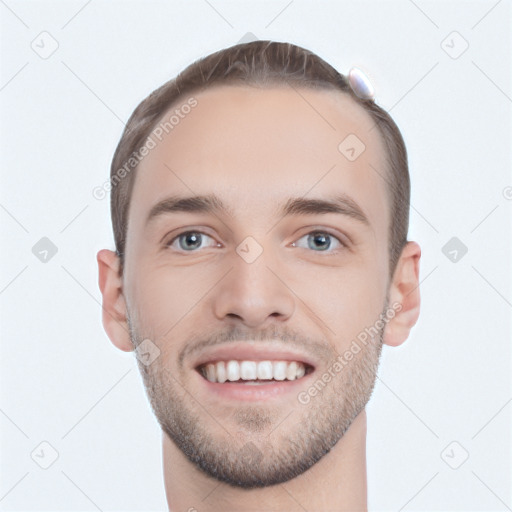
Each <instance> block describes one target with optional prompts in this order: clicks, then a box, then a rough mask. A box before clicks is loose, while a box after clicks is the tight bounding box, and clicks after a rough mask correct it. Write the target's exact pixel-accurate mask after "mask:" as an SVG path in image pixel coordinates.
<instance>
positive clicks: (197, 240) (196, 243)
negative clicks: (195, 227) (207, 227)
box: [182, 233, 201, 249]
mask: <svg viewBox="0 0 512 512" xmlns="http://www.w3.org/2000/svg"><path fill="white" fill-rule="evenodd" d="M191 239H192V244H193V247H191V246H190V245H189V244H188V242H189V241H190V240H191ZM182 240H183V239H182ZM184 240H186V243H185V245H186V247H184V249H190V248H192V249H195V248H196V247H199V246H200V245H201V240H200V235H199V233H188V234H186V235H185V238H184Z"/></svg>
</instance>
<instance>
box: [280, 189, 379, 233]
mask: <svg viewBox="0 0 512 512" xmlns="http://www.w3.org/2000/svg"><path fill="white" fill-rule="evenodd" d="M321 213H337V214H340V215H346V216H348V217H352V218H353V219H356V220H358V221H360V222H361V223H363V224H366V225H367V226H370V221H369V220H368V217H367V216H366V215H365V213H364V212H363V210H362V209H361V207H360V206H359V205H358V204H357V203H356V202H355V201H354V200H353V199H352V198H351V197H350V196H348V195H346V194H338V195H336V196H334V197H329V198H326V199H320V198H318V199H305V198H303V197H294V198H290V199H288V201H287V202H286V204H285V205H284V206H283V208H282V210H281V215H282V216H283V217H284V216H287V215H316V214H321Z"/></svg>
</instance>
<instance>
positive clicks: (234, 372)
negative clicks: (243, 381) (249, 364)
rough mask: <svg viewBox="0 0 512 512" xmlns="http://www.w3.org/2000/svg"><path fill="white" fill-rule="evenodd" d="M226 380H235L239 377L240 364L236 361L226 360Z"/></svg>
mask: <svg viewBox="0 0 512 512" xmlns="http://www.w3.org/2000/svg"><path fill="white" fill-rule="evenodd" d="M226 371H227V374H228V380H230V381H235V380H238V379H240V365H239V364H238V361H228V364H227V370H226Z"/></svg>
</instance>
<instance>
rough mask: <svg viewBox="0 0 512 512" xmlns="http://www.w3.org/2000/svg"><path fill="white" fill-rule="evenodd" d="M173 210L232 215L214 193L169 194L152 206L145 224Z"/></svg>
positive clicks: (173, 211)
mask: <svg viewBox="0 0 512 512" xmlns="http://www.w3.org/2000/svg"><path fill="white" fill-rule="evenodd" d="M175 212H188V213H212V214H220V213H227V214H228V215H230V216H233V212H232V211H231V210H230V209H229V208H227V206H226V205H224V203H223V202H222V201H221V200H220V198H218V197H217V196H214V195H206V196H189V197H180V196H171V197H167V198H165V199H163V200H162V201H159V202H158V203H156V204H155V205H154V206H153V208H151V210H150V212H149V214H148V216H147V219H146V225H147V224H149V223H150V222H151V221H152V220H153V219H155V218H156V217H159V216H161V215H163V214H165V213H175Z"/></svg>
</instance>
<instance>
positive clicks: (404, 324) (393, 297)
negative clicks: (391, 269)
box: [383, 242, 421, 347]
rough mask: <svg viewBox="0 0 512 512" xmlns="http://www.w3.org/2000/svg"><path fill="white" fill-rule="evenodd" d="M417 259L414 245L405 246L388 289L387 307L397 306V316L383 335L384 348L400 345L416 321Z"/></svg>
mask: <svg viewBox="0 0 512 512" xmlns="http://www.w3.org/2000/svg"><path fill="white" fill-rule="evenodd" d="M420 257H421V249H420V246H419V245H418V244H417V243H416V242H408V243H407V244H406V245H405V246H404V248H403V250H402V254H401V255H400V259H399V261H398V263H397V267H396V270H395V274H394V276H393V280H392V282H391V285H390V289H389V307H394V306H393V305H396V307H394V309H396V314H395V316H394V317H393V318H392V319H391V320H390V321H389V322H388V324H387V325H386V329H385V331H384V340H383V341H384V343H385V344H386V345H389V346H393V347H396V346H398V345H401V344H402V343H403V342H404V341H405V340H406V339H407V337H408V336H409V333H410V331H411V329H412V327H413V326H414V324H416V322H417V320H418V317H419V314H420V289H419V263H420Z"/></svg>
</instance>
